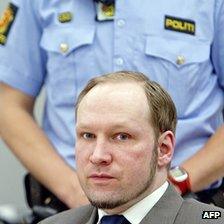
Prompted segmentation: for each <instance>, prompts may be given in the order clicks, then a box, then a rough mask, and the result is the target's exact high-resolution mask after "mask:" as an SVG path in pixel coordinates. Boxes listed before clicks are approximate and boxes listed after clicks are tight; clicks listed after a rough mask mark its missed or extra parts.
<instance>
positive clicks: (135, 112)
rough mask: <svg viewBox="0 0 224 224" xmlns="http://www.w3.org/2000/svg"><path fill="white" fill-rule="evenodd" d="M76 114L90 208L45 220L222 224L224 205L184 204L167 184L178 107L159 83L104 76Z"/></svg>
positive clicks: (132, 75)
mask: <svg viewBox="0 0 224 224" xmlns="http://www.w3.org/2000/svg"><path fill="white" fill-rule="evenodd" d="M76 112H77V113H76V138H77V142H76V162H77V174H78V178H79V181H80V184H81V186H82V189H83V191H84V192H85V194H86V196H87V198H88V199H89V201H90V203H91V205H88V206H84V207H81V208H78V209H76V210H69V211H67V212H64V213H61V214H58V215H56V216H54V217H51V218H49V219H47V220H46V221H43V222H41V223H42V224H50V223H52V224H53V223H54V224H57V223H58V224H59V223H60V224H61V223H63V224H77V223H79V224H99V223H100V224H112V223H113V224H139V223H141V224H147V223H150V224H156V223H160V224H165V223H166V224H171V223H174V224H178V223H181V224H192V223H197V224H198V223H213V224H214V223H216V224H218V223H220V224H221V223H223V221H224V219H223V215H224V210H223V209H221V208H216V207H213V206H210V205H207V204H202V203H200V202H197V201H195V200H186V201H185V200H183V199H182V197H181V196H180V195H179V194H178V193H177V192H176V191H175V190H174V188H173V187H172V186H171V185H169V183H168V182H167V173H168V167H169V164H170V162H171V159H172V156H173V151H174V144H175V136H174V133H175V128H176V109H175V106H174V103H173V101H172V99H171V97H170V96H169V95H168V93H167V92H166V91H165V90H163V89H162V87H160V85H158V84H157V83H155V82H153V81H150V80H149V79H148V78H147V77H146V76H145V75H143V74H142V73H138V72H125V71H122V72H116V73H111V74H107V75H103V76H100V77H97V78H94V79H92V80H90V81H89V83H88V84H87V86H86V87H85V88H84V90H83V91H82V92H81V93H80V95H79V97H78V101H77V105H76ZM205 212H206V213H205ZM208 214H209V215H208ZM210 214H216V219H215V220H212V221H209V220H203V219H204V218H206V219H208V218H209V217H211V216H210Z"/></svg>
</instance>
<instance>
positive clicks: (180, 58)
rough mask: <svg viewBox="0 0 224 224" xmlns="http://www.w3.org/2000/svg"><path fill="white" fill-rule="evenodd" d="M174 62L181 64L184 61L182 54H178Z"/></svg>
mask: <svg viewBox="0 0 224 224" xmlns="http://www.w3.org/2000/svg"><path fill="white" fill-rule="evenodd" d="M176 63H177V64H178V65H183V64H184V63H185V57H184V56H182V55H179V56H178V57H177V61H176Z"/></svg>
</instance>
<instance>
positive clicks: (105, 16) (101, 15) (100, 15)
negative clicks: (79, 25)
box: [97, 2, 115, 21]
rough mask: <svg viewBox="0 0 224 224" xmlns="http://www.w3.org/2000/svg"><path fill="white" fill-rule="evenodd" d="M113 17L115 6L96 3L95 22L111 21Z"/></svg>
mask: <svg viewBox="0 0 224 224" xmlns="http://www.w3.org/2000/svg"><path fill="white" fill-rule="evenodd" d="M114 15H115V6H114V4H111V5H105V4H102V3H101V2H99V3H97V20H98V21H105V20H113V19H114Z"/></svg>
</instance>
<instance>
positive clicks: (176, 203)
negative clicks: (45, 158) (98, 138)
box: [39, 186, 224, 224]
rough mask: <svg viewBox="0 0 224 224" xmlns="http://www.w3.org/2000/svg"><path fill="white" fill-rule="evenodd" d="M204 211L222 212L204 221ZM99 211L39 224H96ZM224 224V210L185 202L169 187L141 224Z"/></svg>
mask: <svg viewBox="0 0 224 224" xmlns="http://www.w3.org/2000/svg"><path fill="white" fill-rule="evenodd" d="M203 211H220V212H221V217H219V218H218V219H202V214H203ZM97 219H98V218H97V209H96V208H94V207H93V206H91V205H87V206H83V207H80V208H78V209H71V210H68V211H65V212H62V213H59V214H57V215H55V216H52V217H50V218H48V219H45V220H44V221H42V222H40V223H39V224H96V223H97ZM201 223H202V224H224V209H221V208H218V207H214V206H210V205H207V204H203V203H200V202H197V201H195V200H193V199H190V200H183V199H182V197H181V196H179V195H178V193H177V192H176V191H175V190H174V189H173V187H171V186H169V187H168V189H167V190H166V192H165V194H164V195H163V196H162V197H161V198H160V200H159V201H158V202H157V203H156V204H155V206H154V207H153V208H152V209H151V210H150V212H149V213H148V214H147V215H146V216H145V218H144V219H143V220H142V221H141V223H140V224H201Z"/></svg>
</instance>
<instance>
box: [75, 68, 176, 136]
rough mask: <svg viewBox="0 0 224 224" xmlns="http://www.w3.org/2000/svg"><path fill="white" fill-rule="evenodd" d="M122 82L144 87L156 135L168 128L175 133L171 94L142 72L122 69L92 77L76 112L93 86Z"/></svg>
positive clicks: (174, 112) (82, 94) (82, 93)
mask: <svg viewBox="0 0 224 224" xmlns="http://www.w3.org/2000/svg"><path fill="white" fill-rule="evenodd" d="M120 82H136V83H139V84H140V85H141V86H142V87H143V89H144V91H145V94H146V97H147V102H148V106H149V121H151V125H152V127H153V128H154V132H155V135H156V137H158V136H159V135H160V134H161V133H163V132H165V131H168V130H170V131H172V132H173V133H175V130H176V124H177V115H176V108H175V105H174V103H173V101H172V99H171V97H170V95H169V94H168V93H167V92H166V91H165V90H164V89H163V88H162V87H161V86H160V85H159V84H158V83H156V82H154V81H151V80H149V78H148V77H147V76H145V75H144V74H143V73H140V72H130V71H120V72H114V73H108V74H105V75H102V76H99V77H95V78H93V79H91V80H90V81H89V82H88V83H87V85H86V86H85V88H84V89H83V90H82V91H81V93H80V94H79V96H78V99H77V103H76V114H77V110H78V107H79V104H80V102H81V101H82V99H83V98H84V97H85V95H86V94H87V93H88V92H89V91H90V90H91V89H92V88H94V87H95V86H97V85H101V84H106V83H120Z"/></svg>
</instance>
